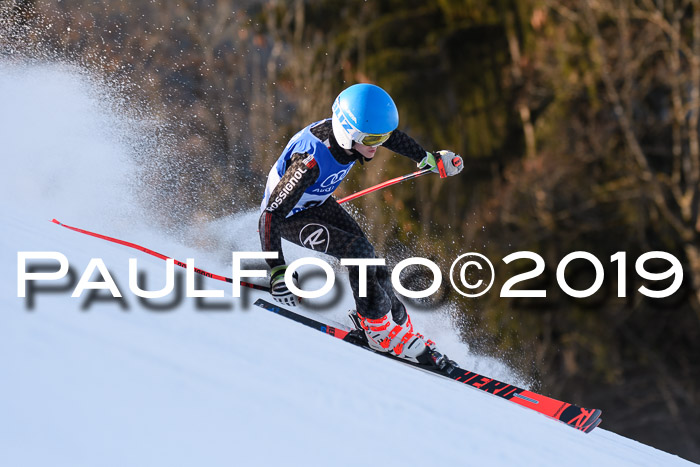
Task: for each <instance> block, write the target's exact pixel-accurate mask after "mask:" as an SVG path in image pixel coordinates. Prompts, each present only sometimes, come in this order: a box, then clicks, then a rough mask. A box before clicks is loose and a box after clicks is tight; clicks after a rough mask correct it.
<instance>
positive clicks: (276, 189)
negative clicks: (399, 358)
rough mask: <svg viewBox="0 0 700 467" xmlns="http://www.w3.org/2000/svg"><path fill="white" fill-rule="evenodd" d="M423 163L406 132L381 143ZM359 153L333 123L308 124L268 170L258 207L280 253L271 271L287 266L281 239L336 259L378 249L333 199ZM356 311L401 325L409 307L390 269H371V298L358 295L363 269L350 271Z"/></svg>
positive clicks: (370, 254) (265, 237)
mask: <svg viewBox="0 0 700 467" xmlns="http://www.w3.org/2000/svg"><path fill="white" fill-rule="evenodd" d="M383 146H384V147H386V148H387V149H389V150H391V151H394V152H396V153H398V154H401V155H403V156H406V157H409V158H410V159H412V160H414V161H415V162H419V161H420V160H421V159H423V157H425V150H424V149H423V148H422V147H421V146H420V145H419V144H418V143H416V142H415V141H414V140H413V139H412V138H411V137H410V136H408V135H407V134H405V133H403V132H401V131H399V130H395V131H394V132H393V133H392V134H391V136H390V137H389V139H388V140H387V141H386V142H385V143H384V144H383ZM362 159H363V156H362V155H361V154H360V153H358V152H357V151H356V150H354V149H353V150H351V151H350V153H349V151H346V150H345V149H343V148H341V147H340V146H339V145H338V143H337V141H336V140H335V137H334V136H333V131H332V126H331V119H326V120H321V121H319V122H315V123H312V124H311V125H309V126H307V127H306V128H304V129H303V130H301V131H300V132H299V133H297V134H296V135H294V137H293V138H292V139H291V140H290V141H289V143H288V144H287V146H286V147H285V149H284V151H283V152H282V155H281V156H280V157H279V159H278V160H277V162H276V163H275V165H274V166H273V167H272V169H271V170H270V174H269V175H268V179H267V186H266V187H265V195H264V198H263V201H262V204H261V206H260V209H261V211H262V214H261V216H260V221H259V229H260V242H261V244H262V249H263V251H277V252H279V258H278V259H276V260H268V264H269V266H270V268H273V267H276V266H280V265H283V264H285V260H284V256H283V254H282V240H281V239H282V238H284V239H285V240H288V241H290V242H292V243H295V244H297V245H299V246H302V247H305V248H309V249H311V250H315V251H320V252H323V253H326V254H328V255H331V256H334V257H336V258H339V259H340V258H374V257H375V253H374V247H373V246H372V244H371V243H370V242H369V240H368V239H367V237H366V236H365V234H364V233H363V232H362V229H361V228H360V226H359V225H358V224H357V222H355V220H354V219H353V218H352V217H351V216H350V215H349V214H348V213H347V212H346V211H345V209H343V208H342V207H341V206H340V205H339V204H338V202H337V201H336V200H335V198H333V197H332V196H331V194H332V193H333V191H335V189H336V188H337V187H338V185H340V182H342V181H343V179H344V178H345V177H346V176H347V174H348V172H350V169H351V168H352V166H353V165H354V164H355V162H356V161H357V160H360V161H361V162H362ZM348 271H349V277H350V286H351V287H352V291H353V294H354V297H355V303H356V305H357V311H358V312H359V313H360V314H361V315H362V316H364V317H366V318H369V319H378V318H381V317H382V316H384V315H386V314H387V313H388V312H389V310H391V311H392V313H393V317H394V320H395V321H397V322H402V321H403V314H404V313H405V309H404V307H403V305H402V304H401V302H399V300H398V299H397V298H396V295H395V294H394V290H393V288H392V286H391V281H390V275H389V272H388V269H387V267H386V266H368V267H367V297H364V298H362V297H360V296H359V267H358V266H351V267H349V268H348Z"/></svg>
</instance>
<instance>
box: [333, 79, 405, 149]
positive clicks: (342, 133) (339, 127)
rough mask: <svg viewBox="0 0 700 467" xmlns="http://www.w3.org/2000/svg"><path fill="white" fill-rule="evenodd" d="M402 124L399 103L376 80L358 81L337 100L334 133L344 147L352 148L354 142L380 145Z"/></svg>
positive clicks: (334, 110) (334, 107)
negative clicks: (361, 82) (369, 81)
mask: <svg viewBox="0 0 700 467" xmlns="http://www.w3.org/2000/svg"><path fill="white" fill-rule="evenodd" d="M398 126H399V111H398V110H397V109H396V104H394V101H393V100H392V99H391V96H389V94H387V92H386V91H385V90H383V89H382V88H380V87H379V86H375V85H374V84H364V83H363V84H354V85H352V86H350V87H349V88H347V89H346V90H344V91H343V92H341V93H340V94H338V97H336V99H335V102H334V103H333V134H334V135H335V139H336V140H337V141H338V144H340V147H342V148H345V149H350V148H352V144H353V142H356V143H360V144H364V145H366V146H379V145H380V144H382V143H384V142H385V141H386V140H387V139H389V136H390V135H391V132H392V131H394V130H395V129H396V127H398Z"/></svg>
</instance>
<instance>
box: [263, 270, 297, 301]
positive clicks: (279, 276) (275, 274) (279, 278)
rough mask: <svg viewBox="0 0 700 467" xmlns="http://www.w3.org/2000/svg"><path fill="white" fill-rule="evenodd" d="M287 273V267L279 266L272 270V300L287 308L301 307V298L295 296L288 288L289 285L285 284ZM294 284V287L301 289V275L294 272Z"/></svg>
mask: <svg viewBox="0 0 700 467" xmlns="http://www.w3.org/2000/svg"><path fill="white" fill-rule="evenodd" d="M286 272H287V266H286V265H284V266H277V267H276V268H272V272H271V274H270V294H271V295H272V298H274V299H275V300H276V301H278V302H280V303H281V304H282V305H286V306H297V305H299V297H297V296H296V295H294V294H293V293H292V292H291V290H289V289H288V288H287V284H285V283H284V275H285V274H286ZM292 282H294V285H296V286H297V287H299V274H297V272H296V271H294V274H292Z"/></svg>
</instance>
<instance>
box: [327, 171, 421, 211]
mask: <svg viewBox="0 0 700 467" xmlns="http://www.w3.org/2000/svg"><path fill="white" fill-rule="evenodd" d="M431 172H432V170H431V169H423V170H419V171H417V172H413V173H410V174H406V175H402V176H400V177H396V178H392V179H391V180H387V181H386V182H382V183H379V184H377V185H374V186H371V187H369V188H365V189H364V190H362V191H358V192H357V193H354V194H352V195H349V196H346V197H345V198H343V199H341V200H339V201H338V204H343V203H345V202H346V201H351V200H353V199H355V198H359V197H360V196H364V195H366V194H368V193H372V192H373V191H377V190H381V189H382V188H386V187H388V186H391V185H394V184H396V183H400V182H403V181H404V180H411V179H412V178H418V177H421V176H423V175H425V174H427V173H431Z"/></svg>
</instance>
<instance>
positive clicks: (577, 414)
mask: <svg viewBox="0 0 700 467" xmlns="http://www.w3.org/2000/svg"><path fill="white" fill-rule="evenodd" d="M255 305H257V306H259V307H261V308H264V309H266V310H268V311H272V312H273V313H276V314H278V315H280V316H284V317H285V318H288V319H291V320H293V321H296V322H297V323H301V324H303V325H305V326H308V327H311V328H314V329H316V330H318V331H321V332H324V333H326V334H329V335H331V336H333V337H335V338H337V339H340V340H343V341H345V342H349V343H351V344H354V345H357V346H358V347H362V348H364V349H367V350H369V351H371V352H374V350H372V349H371V348H369V347H368V346H367V344H366V340H365V339H364V333H361V332H359V331H358V330H356V329H350V328H348V327H344V326H342V325H340V324H336V325H334V326H331V325H328V324H325V323H322V322H320V321H316V320H315V319H312V318H308V317H306V316H303V315H300V314H298V313H295V312H293V311H290V310H287V309H285V308H282V307H279V306H277V305H274V304H272V303H270V302H268V301H266V300H262V299H258V300H257V301H256V302H255ZM375 353H376V354H377V355H381V356H383V357H387V358H391V359H392V360H396V361H399V362H401V363H403V364H406V365H410V366H414V367H417V368H421V369H423V370H427V371H430V372H432V373H435V374H437V375H440V376H443V377H445V378H449V379H452V380H454V381H457V382H458V383H462V384H466V385H468V386H471V387H473V388H476V389H480V390H482V391H484V392H488V393H490V394H493V395H495V396H498V397H501V398H503V399H507V400H509V401H511V402H514V403H516V404H518V405H521V406H523V407H526V408H528V409H531V410H534V411H535V412H539V413H541V414H544V415H546V416H548V417H550V418H552V419H554V420H557V421H559V422H562V423H565V424H567V425H568V426H570V427H572V428H575V429H577V430H580V431H582V432H584V433H590V432H591V431H592V430H593V429H594V428H595V427H597V426H598V425H600V422H601V421H602V420H601V418H600V415H601V413H602V412H601V411H600V410H599V409H586V408H583V407H579V406H577V405H574V404H569V403H568V402H562V401H560V400H557V399H553V398H551V397H547V396H543V395H541V394H537V393H536V392H532V391H528V390H526V389H522V388H519V387H517V386H513V385H512V384H508V383H504V382H501V381H498V380H496V379H493V378H489V377H487V376H484V375H480V374H479V373H475V372H473V371H469V370H465V369H463V368H459V367H458V366H456V365H449V366H448V368H447V369H446V370H440V369H438V368H437V367H435V366H429V365H422V364H418V363H412V362H409V361H406V360H403V359H400V358H398V357H394V356H392V355H391V354H387V353H381V352H375Z"/></svg>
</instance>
